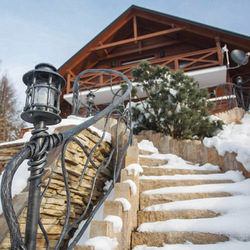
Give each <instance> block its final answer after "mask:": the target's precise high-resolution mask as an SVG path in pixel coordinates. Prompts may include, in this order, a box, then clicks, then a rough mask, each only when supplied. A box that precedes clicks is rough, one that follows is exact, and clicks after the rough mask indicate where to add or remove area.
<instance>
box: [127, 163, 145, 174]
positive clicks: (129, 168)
mask: <svg viewBox="0 0 250 250" xmlns="http://www.w3.org/2000/svg"><path fill="white" fill-rule="evenodd" d="M125 169H126V170H127V171H128V175H132V174H133V173H132V169H133V170H134V176H136V175H138V174H139V173H143V169H142V167H141V166H140V165H139V164H136V163H133V164H130V165H128V166H127V167H125Z"/></svg>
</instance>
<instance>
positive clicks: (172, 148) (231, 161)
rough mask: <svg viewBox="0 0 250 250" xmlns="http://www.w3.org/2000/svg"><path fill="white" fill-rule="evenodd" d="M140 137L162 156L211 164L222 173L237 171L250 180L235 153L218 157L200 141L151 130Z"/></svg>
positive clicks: (249, 175)
mask: <svg viewBox="0 0 250 250" xmlns="http://www.w3.org/2000/svg"><path fill="white" fill-rule="evenodd" d="M140 136H141V137H142V138H146V139H147V140H149V141H152V142H153V144H154V146H155V147H156V148H158V150H159V152H160V153H162V154H175V155H177V156H179V157H182V158H183V159H184V160H186V161H190V162H194V163H199V164H200V165H204V164H206V163H211V164H214V165H218V166H219V167H220V169H221V170H222V171H224V172H225V171H228V170H239V171H242V172H243V173H244V175H245V177H246V178H250V173H249V172H248V171H247V170H246V169H245V168H244V166H243V165H242V163H240V162H238V161H237V160H236V156H237V155H236V154H235V153H229V152H227V153H226V154H225V156H221V155H219V153H218V152H217V150H216V148H214V147H212V148H207V147H206V146H205V145H204V144H203V143H202V142H201V141H196V140H176V139H173V138H171V137H170V136H165V135H163V134H162V133H156V132H155V131H152V130H148V131H147V130H144V131H141V133H140Z"/></svg>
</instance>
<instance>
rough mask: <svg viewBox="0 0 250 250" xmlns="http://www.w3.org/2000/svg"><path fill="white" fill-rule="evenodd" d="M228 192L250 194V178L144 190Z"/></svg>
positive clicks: (148, 191)
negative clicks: (239, 180) (233, 181)
mask: <svg viewBox="0 0 250 250" xmlns="http://www.w3.org/2000/svg"><path fill="white" fill-rule="evenodd" d="M211 192H216V193H219V192H228V193H230V194H232V195H238V194H244V195H250V179H246V180H244V181H242V182H236V183H222V184H206V185H194V186H181V187H167V188H159V189H154V190H147V191H144V192H143V193H144V194H176V193H211Z"/></svg>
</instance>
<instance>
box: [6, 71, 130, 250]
mask: <svg viewBox="0 0 250 250" xmlns="http://www.w3.org/2000/svg"><path fill="white" fill-rule="evenodd" d="M88 72H99V73H100V74H101V75H102V74H108V75H109V76H110V78H111V79H112V75H114V74H115V75H118V76H119V77H120V78H121V79H122V81H124V82H126V83H127V85H128V88H127V89H126V91H125V92H124V93H123V94H120V93H121V91H120V90H119V91H118V92H116V93H113V94H114V96H115V98H113V99H112V101H111V103H110V104H109V106H108V107H106V108H105V109H104V110H102V111H101V112H95V116H93V117H91V118H90V119H88V120H87V121H85V122H83V123H81V124H79V125H78V126H75V127H73V128H71V129H69V130H68V131H65V132H63V133H60V134H52V135H49V134H48V133H47V131H46V130H47V128H46V127H45V124H43V122H40V123H38V124H36V126H35V130H33V132H32V134H33V135H32V137H31V139H30V142H29V143H28V144H27V145H26V146H25V148H24V149H22V150H21V151H20V152H19V153H18V154H17V155H16V156H15V157H14V158H13V159H12V160H11V161H10V163H9V164H8V166H7V167H6V169H5V171H4V174H3V177H2V183H1V200H2V207H3V213H4V215H5V218H6V221H7V224H8V227H9V231H10V237H11V249H28V250H30V249H35V248H36V235H35V236H34V234H36V230H29V229H27V225H26V235H25V243H24V242H23V240H22V235H21V232H20V228H19V224H18V220H17V216H16V214H15V211H14V208H13V204H12V195H11V186H12V181H13V178H14V175H15V172H16V171H17V169H18V167H19V166H20V165H21V163H22V162H23V161H24V160H25V159H30V161H29V163H28V164H29V166H30V168H29V170H30V171H31V177H30V178H29V181H30V185H34V188H37V187H41V184H42V176H43V175H44V166H45V165H46V158H47V154H48V152H49V151H50V150H51V149H53V148H55V147H58V146H59V145H62V144H63V149H62V154H61V163H62V164H61V165H62V171H63V178H64V183H65V188H66V193H67V209H66V211H67V212H66V219H65V223H64V226H63V229H62V232H61V236H60V238H59V240H58V242H57V245H56V247H55V248H54V249H58V248H59V246H60V244H61V242H62V240H63V239H64V237H65V236H66V235H67V233H68V232H69V231H70V230H71V229H72V228H73V227H74V226H75V224H79V222H80V221H81V220H82V218H83V217H84V216H85V215H86V212H87V210H88V207H89V205H90V202H91V198H92V194H93V190H94V184H95V181H96V179H97V174H98V172H99V171H100V170H102V169H105V168H106V167H107V166H108V165H109V163H110V162H111V159H112V162H113V167H114V171H113V177H112V180H113V181H112V184H111V186H110V187H109V189H108V191H107V192H106V194H105V195H104V196H103V198H102V199H101V200H100V201H99V203H98V204H97V205H96V206H95V208H94V209H93V211H92V213H91V214H90V216H89V217H88V219H87V220H86V222H85V224H84V226H83V227H82V229H81V230H80V231H79V233H78V234H77V235H76V236H75V238H74V240H73V242H72V243H71V244H70V245H69V246H68V249H73V248H74V246H75V245H76V244H77V242H78V241H79V239H80V237H81V236H82V235H83V233H84V231H85V230H86V228H87V226H88V225H89V223H90V222H91V220H92V218H93V216H94V214H95V213H96V212H97V210H98V209H99V207H100V206H101V205H102V203H103V202H104V200H105V199H106V198H107V196H108V195H109V193H110V192H111V190H112V189H113V187H114V183H115V182H116V181H117V179H118V176H119V173H120V169H121V165H122V161H123V158H124V156H125V153H126V150H127V148H128V146H129V144H130V143H131V141H132V136H133V134H132V130H133V129H132V124H131V110H130V108H129V109H126V110H125V111H124V112H122V111H121V110H120V109H117V107H118V106H119V105H121V104H123V103H124V101H125V100H129V103H130V92H131V90H132V85H131V83H130V81H129V79H128V78H127V77H126V76H124V75H123V74H121V73H120V72H117V71H113V70H85V71H83V72H82V73H80V75H79V76H78V77H77V78H76V80H75V83H74V92H73V104H74V105H73V107H74V114H75V115H76V114H77V113H78V111H79V109H81V108H82V107H84V108H86V105H82V103H81V102H79V93H80V86H79V80H80V77H81V75H83V74H85V73H88ZM99 79H100V78H99ZM111 82H112V81H111ZM89 90H90V89H89ZM111 90H112V84H111ZM116 97H119V98H118V99H117V98H116ZM87 115H91V112H87ZM112 116H116V117H117V126H116V131H115V136H116V138H115V141H116V143H115V147H114V148H113V149H112V150H111V153H110V155H109V157H107V158H106V159H105V160H103V162H101V163H100V165H99V166H97V165H96V164H95V163H94V162H93V161H92V159H91V157H92V155H93V152H94V149H95V148H96V147H98V145H99V144H100V143H101V142H102V141H103V139H104V135H105V133H106V128H107V124H108V121H109V119H110V118H111V117H112ZM104 117H106V121H105V125H104V130H103V136H102V137H101V138H100V141H99V142H98V143H97V144H96V145H95V146H94V148H93V149H92V150H91V152H88V151H87V149H86V148H85V147H84V145H83V144H82V143H81V142H80V141H79V140H77V139H76V138H75V137H74V136H76V135H77V134H79V133H80V132H81V131H83V130H85V129H87V128H88V127H90V126H91V125H93V124H95V123H96V122H98V121H99V120H100V119H102V118H104ZM120 123H124V124H125V130H124V131H123V133H125V132H126V131H129V136H128V140H127V143H126V144H125V145H124V146H123V147H121V146H120V145H119V143H118V135H119V124H120ZM71 141H74V142H75V143H77V144H78V145H79V146H80V147H81V149H82V150H83V151H84V153H85V154H86V155H87V157H88V160H87V161H86V163H85V166H84V170H83V172H82V177H83V175H84V173H85V170H86V168H87V165H88V164H89V163H91V165H92V166H93V167H94V168H96V169H97V173H96V175H95V177H94V181H93V186H92V188H91V192H90V196H89V199H88V203H87V206H86V208H85V210H84V213H83V214H82V215H81V216H80V218H79V219H77V220H76V221H75V222H74V223H73V224H72V225H68V221H69V213H70V190H69V186H68V181H67V173H66V168H65V151H66V148H67V145H68V144H69V142H71ZM119 152H120V153H119ZM118 153H119V154H118ZM118 155H119V157H118ZM52 174H53V171H52V173H51V175H52ZM82 177H81V179H82ZM49 184H50V183H49V182H48V184H47V186H46V188H45V190H44V192H43V193H42V195H40V191H39V192H38V193H39V197H38V198H39V199H40V202H38V205H36V204H34V207H32V208H30V209H29V207H28V214H27V217H28V216H29V215H31V216H32V212H33V213H39V206H40V203H41V199H42V198H43V196H44V194H45V192H46V190H47V188H48V186H49ZM39 190H40V189H39ZM30 198H31V199H32V198H33V199H34V197H30ZM37 206H38V207H37ZM29 210H31V212H30V213H29ZM34 210H37V211H34ZM28 219H29V218H27V221H28ZM27 224H28V222H27ZM30 224H31V225H30V227H33V228H35V227H36V228H37V225H32V223H30ZM33 224H34V223H33ZM38 224H39V226H40V228H41V230H42V231H43V234H44V236H45V239H46V242H47V249H49V240H48V236H47V233H46V231H45V229H44V227H43V225H42V223H41V221H40V219H39V221H38ZM29 231H35V232H29ZM32 237H35V239H32ZM27 242H28V243H27Z"/></svg>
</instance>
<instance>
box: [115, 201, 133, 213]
mask: <svg viewBox="0 0 250 250" xmlns="http://www.w3.org/2000/svg"><path fill="white" fill-rule="evenodd" d="M115 201H120V202H121V203H122V205H123V211H129V210H130V209H131V204H130V202H129V201H128V200H127V199H126V198H116V199H115Z"/></svg>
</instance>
